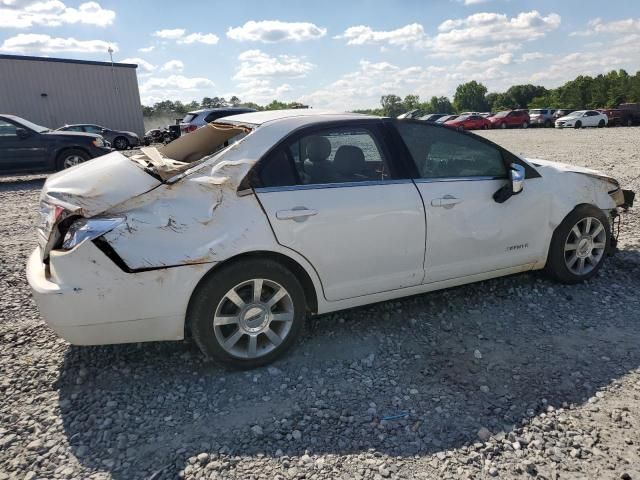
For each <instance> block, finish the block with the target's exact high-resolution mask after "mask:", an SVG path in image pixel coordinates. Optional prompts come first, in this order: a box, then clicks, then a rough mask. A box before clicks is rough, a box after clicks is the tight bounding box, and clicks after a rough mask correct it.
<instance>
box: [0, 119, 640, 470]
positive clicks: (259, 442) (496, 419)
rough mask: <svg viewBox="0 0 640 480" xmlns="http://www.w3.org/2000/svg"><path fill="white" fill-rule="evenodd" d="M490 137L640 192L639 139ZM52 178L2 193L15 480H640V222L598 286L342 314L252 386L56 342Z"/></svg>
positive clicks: (316, 327) (631, 132) (527, 286)
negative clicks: (35, 288)
mask: <svg viewBox="0 0 640 480" xmlns="http://www.w3.org/2000/svg"><path fill="white" fill-rule="evenodd" d="M483 135H486V136H487V137H489V138H491V139H492V140H495V141H496V142H498V143H501V144H502V145H504V146H506V147H507V148H510V149H511V150H513V151H514V152H517V153H523V154H525V155H527V156H531V157H538V158H546V159H550V160H559V161H564V162H568V163H578V164H582V165H585V166H589V167H593V168H598V169H601V170H604V171H607V172H610V173H612V174H613V175H614V176H616V177H617V178H619V179H620V180H622V182H623V184H624V185H626V186H627V187H631V188H633V189H635V190H636V191H640V128H615V129H601V130H580V131H574V130H570V131H556V130H513V131H489V132H483ZM43 180H44V177H37V176H36V177H34V176H31V177H21V178H5V179H2V180H0V205H2V216H1V220H0V222H1V223H0V252H1V254H0V285H1V287H2V292H3V295H2V296H1V297H0V345H1V347H0V480H4V479H9V478H11V479H20V480H21V479H29V480H31V479H36V478H38V479H39V478H91V479H102V478H114V479H122V480H125V479H164V478H177V477H180V478H187V479H223V478H224V479H226V478H230V479H258V478H260V479H262V478H264V479H293V478H306V479H382V478H403V479H441V478H464V479H467V478H469V479H471V478H473V479H477V478H492V477H498V478H522V479H528V478H538V479H584V478H598V479H625V478H626V479H630V478H634V479H638V478H640V401H639V400H640V368H639V367H640V341H639V340H640V322H639V321H640V296H639V295H638V291H639V289H640V218H639V215H638V211H639V210H640V209H638V208H636V209H635V211H634V212H632V213H630V214H629V215H628V216H627V224H626V225H625V226H624V228H623V231H622V233H621V237H620V248H621V252H620V253H619V254H618V255H617V256H615V257H614V258H612V259H609V261H608V263H607V265H606V266H605V268H604V269H603V270H602V271H601V272H600V273H599V275H598V276H597V278H595V279H594V280H593V281H591V282H589V283H588V284H583V285H577V286H564V285H559V284H556V283H553V282H550V281H548V280H546V279H545V278H544V277H542V276H541V275H540V274H538V273H531V274H522V275H517V276H512V277H509V278H503V279H497V280H493V281H488V282H484V283H480V284H475V285H469V286H464V287H459V288H456V289H451V290H448V291H442V292H435V293H430V294H425V295H420V296H416V297H412V298H408V299H404V300H401V301H394V302H386V303H382V304H378V305H374V306H370V307H366V308H360V309H356V310H351V311H347V312H341V313H339V314H334V315H326V316H323V317H320V318H317V319H313V320H311V321H310V322H309V324H308V329H307V331H306V335H305V337H304V339H303V340H302V341H301V342H300V343H299V344H298V345H297V346H296V348H295V349H294V350H293V351H292V352H291V353H290V354H289V355H288V356H287V357H286V358H285V359H283V360H282V361H280V362H278V363H276V364H275V365H273V366H272V367H269V368H265V369H260V370H255V371H251V372H237V371H227V370H225V369H223V368H222V367H220V366H218V365H217V364H214V363H210V362H204V361H203V360H202V359H201V357H200V354H199V352H198V351H197V350H196V348H195V346H194V345H191V344H184V343H149V344H135V345H119V346H109V347H73V346H70V345H68V344H67V343H66V342H64V341H63V340H60V339H58V338H57V337H56V336H55V335H54V334H53V333H52V332H51V331H50V330H49V329H48V328H47V327H46V326H45V325H44V324H43V322H42V321H41V319H40V318H39V314H38V312H37V310H36V308H35V305H34V303H33V301H32V299H31V297H30V294H29V291H28V287H27V283H26V279H25V275H24V264H25V261H26V258H27V255H28V254H29V253H30V252H31V250H32V249H33V248H34V246H35V232H34V230H33V224H34V222H35V220H36V216H37V212H36V208H37V201H38V194H39V190H40V188H41V186H42V182H43ZM525 194H526V187H525Z"/></svg>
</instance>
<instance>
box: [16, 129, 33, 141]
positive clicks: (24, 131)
mask: <svg viewBox="0 0 640 480" xmlns="http://www.w3.org/2000/svg"><path fill="white" fill-rule="evenodd" d="M16 135H17V136H18V138H19V139H21V140H24V139H25V138H29V137H30V136H31V133H29V130H27V129H25V128H16Z"/></svg>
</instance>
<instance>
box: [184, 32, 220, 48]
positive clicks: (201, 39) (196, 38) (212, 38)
mask: <svg viewBox="0 0 640 480" xmlns="http://www.w3.org/2000/svg"><path fill="white" fill-rule="evenodd" d="M219 40H220V39H219V38H218V36H217V35H214V34H213V33H190V34H189V35H185V36H184V37H182V38H179V39H178V43H185V44H190V43H204V44H206V45H215V44H216V43H218V41H219Z"/></svg>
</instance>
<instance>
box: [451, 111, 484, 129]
mask: <svg viewBox="0 0 640 480" xmlns="http://www.w3.org/2000/svg"><path fill="white" fill-rule="evenodd" d="M444 125H445V126H446V127H451V128H455V129H457V130H480V129H484V130H486V129H488V128H491V122H490V121H489V120H487V119H486V118H484V117H481V116H480V115H460V116H459V117H458V118H454V119H453V120H449V121H448V122H444Z"/></svg>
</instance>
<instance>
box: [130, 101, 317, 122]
mask: <svg viewBox="0 0 640 480" xmlns="http://www.w3.org/2000/svg"><path fill="white" fill-rule="evenodd" d="M223 107H247V108H253V109H255V110H283V109H287V108H306V105H303V104H301V103H299V102H289V103H287V102H280V101H278V100H274V101H272V102H271V103H269V104H267V105H258V104H257V103H253V102H243V101H241V100H240V99H239V98H238V97H236V96H233V97H231V98H230V99H229V100H226V99H225V98H224V97H204V98H203V99H202V100H201V101H200V102H198V101H196V100H193V101H191V102H189V103H183V102H181V101H175V102H174V101H171V100H164V101H162V102H156V103H154V104H153V105H152V106H147V105H144V106H143V107H142V114H143V115H144V116H145V117H156V116H163V117H171V116H174V117H176V118H177V117H180V116H183V115H184V114H185V113H187V112H192V111H194V110H199V109H201V108H223Z"/></svg>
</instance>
